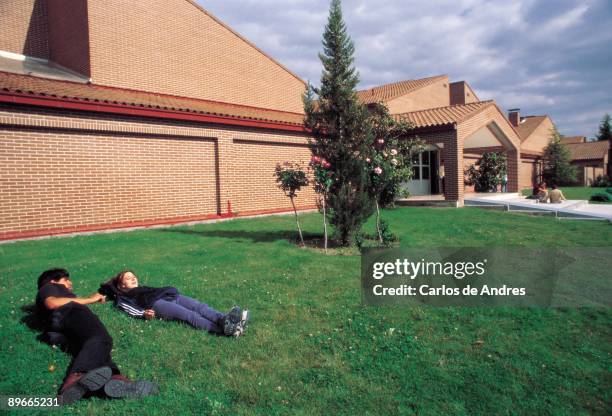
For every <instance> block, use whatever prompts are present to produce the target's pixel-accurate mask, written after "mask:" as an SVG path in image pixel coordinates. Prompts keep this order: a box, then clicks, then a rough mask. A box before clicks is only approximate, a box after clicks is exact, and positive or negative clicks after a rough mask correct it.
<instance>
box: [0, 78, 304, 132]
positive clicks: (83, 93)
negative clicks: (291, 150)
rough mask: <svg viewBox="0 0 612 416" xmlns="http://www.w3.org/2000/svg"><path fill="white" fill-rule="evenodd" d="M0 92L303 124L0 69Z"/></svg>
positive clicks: (249, 110)
mask: <svg viewBox="0 0 612 416" xmlns="http://www.w3.org/2000/svg"><path fill="white" fill-rule="evenodd" d="M0 95H21V96H28V97H32V98H47V99H57V100H66V101H79V102H82V103H93V104H96V103H97V104H106V105H110V106H117V107H128V108H144V109H152V110H167V111H174V112H182V113H192V114H202V115H210V116H219V117H227V118H233V119H240V120H255V121H264V122H274V123H282V124H288V125H293V126H297V125H303V122H304V116H303V115H302V114H297V113H289V112H283V111H276V110H268V109H264V108H257V107H248V106H242V105H237V104H229V103H222V102H216V101H207V100H198V99H193V98H184V97H177V96H172V95H162V94H155V93H150V92H144V91H136V90H126V89H120V88H113V87H104V86H99V85H92V84H82V83H75V82H69V81H58V80H51V79H45V78H38V77H33V76H27V75H18V74H11V73H7V72H0Z"/></svg>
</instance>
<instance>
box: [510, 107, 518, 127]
mask: <svg viewBox="0 0 612 416" xmlns="http://www.w3.org/2000/svg"><path fill="white" fill-rule="evenodd" d="M520 111H521V109H520V108H512V109H510V110H508V120H510V123H511V124H512V125H513V126H514V127H518V125H519V124H520V122H521V113H520Z"/></svg>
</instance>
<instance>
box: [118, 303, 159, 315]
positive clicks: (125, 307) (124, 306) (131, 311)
mask: <svg viewBox="0 0 612 416" xmlns="http://www.w3.org/2000/svg"><path fill="white" fill-rule="evenodd" d="M117 307H118V308H119V309H121V310H122V311H123V312H125V313H127V314H128V315H130V316H133V317H135V318H144V319H151V318H148V317H147V316H146V313H145V312H146V311H145V310H144V309H140V308H137V307H135V306H132V305H130V304H128V303H127V302H124V301H122V300H121V299H119V300H117Z"/></svg>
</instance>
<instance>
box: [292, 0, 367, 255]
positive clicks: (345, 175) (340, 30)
mask: <svg viewBox="0 0 612 416" xmlns="http://www.w3.org/2000/svg"><path fill="white" fill-rule="evenodd" d="M354 53H355V47H354V45H353V42H352V41H351V39H350V37H349V35H348V33H347V30H346V25H345V23H344V20H343V17H342V7H341V2H340V0H332V2H331V5H330V10H329V17H328V21H327V24H326V26H325V31H324V34H323V52H322V53H320V54H319V59H320V60H321V62H322V64H323V71H322V75H321V86H320V88H314V87H313V86H311V85H309V86H308V89H307V92H306V94H305V96H304V110H305V113H306V118H305V124H306V126H307V127H309V128H310V129H311V130H312V137H313V139H312V140H311V141H310V145H311V150H312V152H313V154H314V155H315V156H317V157H321V158H324V159H325V160H326V161H327V162H328V163H329V164H330V168H329V170H330V171H331V178H332V183H331V186H330V188H329V192H327V194H326V199H327V207H328V208H329V210H328V215H329V220H330V223H331V224H332V225H333V227H334V232H335V238H336V239H337V241H338V243H340V244H341V245H349V244H351V243H352V242H353V239H354V236H355V235H356V233H358V232H359V230H360V229H361V227H362V225H363V223H364V222H365V221H366V220H367V219H368V218H369V217H370V216H371V215H372V213H373V211H374V203H373V201H372V199H371V198H370V197H369V193H368V191H369V189H370V175H369V171H368V167H367V166H366V162H365V156H364V155H366V153H367V150H368V145H369V144H370V143H372V140H373V136H372V129H371V126H370V123H369V121H368V111H367V108H366V107H365V106H364V105H363V104H361V103H359V101H358V100H357V94H356V87H357V83H358V82H359V76H358V74H357V72H356V70H355V67H354V58H353V55H354ZM315 99H316V101H315Z"/></svg>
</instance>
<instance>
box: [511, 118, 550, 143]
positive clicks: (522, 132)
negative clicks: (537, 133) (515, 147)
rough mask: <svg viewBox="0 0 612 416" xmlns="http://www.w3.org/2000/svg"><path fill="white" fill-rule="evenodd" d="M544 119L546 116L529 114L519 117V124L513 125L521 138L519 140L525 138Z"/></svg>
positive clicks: (522, 140)
mask: <svg viewBox="0 0 612 416" xmlns="http://www.w3.org/2000/svg"><path fill="white" fill-rule="evenodd" d="M544 119H546V116H529V117H524V118H521V122H520V123H519V125H518V126H515V127H514V128H515V129H516V131H517V133H518V135H519V137H520V138H521V142H524V141H525V140H527V138H528V137H529V136H531V133H533V132H534V130H535V129H536V128H538V126H539V125H540V123H542V122H543V121H544Z"/></svg>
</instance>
